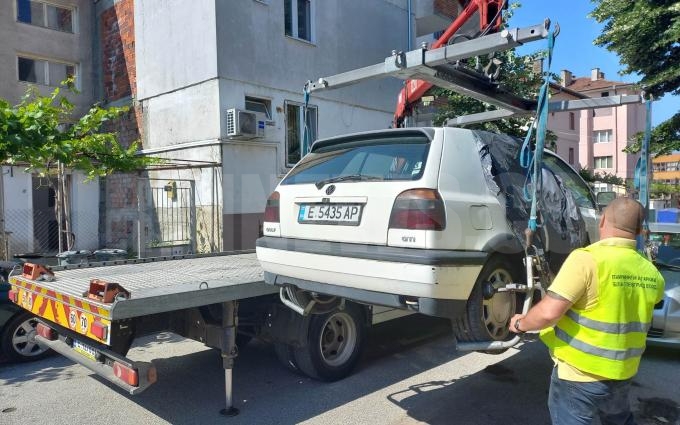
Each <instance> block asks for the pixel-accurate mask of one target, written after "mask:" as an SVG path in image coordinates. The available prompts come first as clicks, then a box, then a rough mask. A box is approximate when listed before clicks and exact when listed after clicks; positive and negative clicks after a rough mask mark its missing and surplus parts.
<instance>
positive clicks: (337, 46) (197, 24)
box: [109, 0, 408, 250]
mask: <svg viewBox="0 0 680 425" xmlns="http://www.w3.org/2000/svg"><path fill="white" fill-rule="evenodd" d="M109 1H111V0H109ZM313 10H314V11H313V17H314V19H313V25H312V26H313V32H312V41H311V42H307V41H304V40H299V39H295V38H291V37H288V36H286V35H285V34H284V10H283V2H280V1H255V0H247V1H238V2H235V1H216V0H201V1H195V2H191V3H189V2H182V1H178V0H174V1H173V0H163V1H160V2H143V1H137V2H135V13H134V15H135V16H134V26H135V50H136V52H135V53H136V64H137V66H136V70H137V71H136V81H137V99H138V100H139V102H140V107H141V110H142V111H143V112H142V116H143V121H144V127H143V129H142V133H143V140H144V149H145V152H148V153H151V154H154V155H160V156H163V157H165V158H169V159H173V158H174V159H175V160H177V159H178V156H177V155H181V159H182V160H183V161H184V166H185V167H191V166H192V164H194V165H193V167H194V168H198V167H199V165H197V164H200V163H201V161H202V162H205V163H212V162H213V161H214V158H213V157H212V154H213V153H214V150H213V149H214V148H217V149H219V150H220V151H221V157H220V158H218V160H217V162H218V163H220V164H221V169H220V170H219V174H218V178H220V179H221V180H220V181H219V186H220V195H219V196H217V195H216V194H215V193H214V192H213V191H212V186H211V185H210V183H211V182H212V181H213V178H214V174H213V173H212V172H211V173H207V174H206V173H204V172H203V171H201V172H200V173H195V176H196V177H195V178H196V203H197V210H198V211H201V210H203V211H204V213H205V214H206V215H208V216H211V214H212V211H215V210H219V211H220V214H221V219H222V220H223V223H222V226H221V230H222V235H223V249H225V250H230V249H242V248H252V247H253V246H254V241H255V238H256V237H257V235H258V233H259V224H260V223H261V218H262V212H263V211H264V205H265V201H266V198H267V197H268V195H269V193H271V191H272V190H273V189H274V187H275V185H276V183H277V182H278V180H279V179H280V178H281V177H282V176H283V175H284V174H285V173H286V172H287V171H288V168H287V167H286V161H285V135H286V123H285V113H284V111H285V107H284V106H285V104H286V102H287V101H293V102H302V101H303V95H302V89H303V86H304V84H305V81H307V80H309V79H317V78H319V77H321V76H328V75H333V74H337V73H340V72H343V71H347V70H350V69H354V68H358V67H363V66H367V65H372V64H375V63H379V62H382V61H383V60H384V59H385V57H387V56H389V55H390V53H391V50H392V49H396V50H403V49H405V48H406V44H407V40H406V37H404V34H406V32H407V22H408V15H407V12H406V0H381V1H371V2H365V1H362V0H327V1H324V2H313ZM401 85H402V83H401V81H397V80H394V79H391V80H386V79H378V80H375V81H371V82H368V83H363V84H360V85H357V86H354V87H347V88H343V89H340V90H335V91H326V92H317V93H314V94H313V95H312V97H311V99H310V104H312V105H314V106H316V107H318V133H319V137H327V136H333V135H337V134H341V133H348V132H356V131H363V130H369V129H378V128H387V127H388V126H389V125H390V122H391V119H392V114H393V111H394V107H395V104H396V98H397V94H398V92H399V89H400V88H401ZM246 96H249V97H257V98H262V99H265V100H266V101H268V102H269V103H270V104H271V115H272V117H271V118H272V121H273V123H272V125H268V126H266V134H265V137H264V138H262V139H257V140H253V141H243V140H231V139H230V138H228V137H227V130H226V110H227V109H229V108H240V109H244V107H245V97H246ZM171 162H172V161H171ZM173 165H174V166H179V163H178V162H177V161H175V163H174V164H173ZM179 168H182V167H179ZM174 174H175V172H174V171H170V170H166V171H163V172H158V173H154V175H158V176H162V178H166V177H171V176H173V175H174ZM217 198H219V199H217ZM206 228H210V229H215V228H220V226H219V225H217V226H215V225H213V224H211V225H210V226H206ZM211 232H212V230H211Z"/></svg>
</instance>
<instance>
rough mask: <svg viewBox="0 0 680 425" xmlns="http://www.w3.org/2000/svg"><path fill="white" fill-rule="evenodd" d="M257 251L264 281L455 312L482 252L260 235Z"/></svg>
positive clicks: (473, 278) (391, 304) (417, 308)
mask: <svg viewBox="0 0 680 425" xmlns="http://www.w3.org/2000/svg"><path fill="white" fill-rule="evenodd" d="M311 251H315V252H311ZM257 257H258V260H259V261H260V263H261V264H262V267H263V269H264V270H265V282H267V283H268V284H272V285H277V286H286V285H294V286H297V287H299V288H300V289H304V290H308V291H313V292H319V293H324V294H329V295H336V296H341V297H344V298H347V299H351V300H355V301H359V302H363V303H368V304H377V305H385V306H389V307H396V308H403V309H411V310H415V311H418V312H420V313H423V314H428V315H432V316H442V317H456V316H457V315H458V314H459V313H460V312H462V311H463V310H464V309H465V303H466V302H467V299H468V297H469V295H470V291H471V290H472V287H473V285H474V283H475V281H476V280H477V277H478V275H479V273H480V272H481V270H482V267H483V264H484V261H485V260H486V257H487V254H486V253H483V252H468V251H465V252H457V251H435V250H420V249H409V248H394V247H383V246H366V245H358V244H357V245H355V244H345V243H335V242H317V241H301V240H292V239H281V238H268V237H264V238H260V239H258V241H257Z"/></svg>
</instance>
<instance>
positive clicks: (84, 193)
mask: <svg viewBox="0 0 680 425" xmlns="http://www.w3.org/2000/svg"><path fill="white" fill-rule="evenodd" d="M71 226H72V228H71V229H72V231H73V233H74V235H75V246H74V249H89V250H95V249H98V248H102V247H101V246H100V245H99V179H93V180H90V181H85V175H84V174H83V173H80V172H75V173H73V174H72V175H71Z"/></svg>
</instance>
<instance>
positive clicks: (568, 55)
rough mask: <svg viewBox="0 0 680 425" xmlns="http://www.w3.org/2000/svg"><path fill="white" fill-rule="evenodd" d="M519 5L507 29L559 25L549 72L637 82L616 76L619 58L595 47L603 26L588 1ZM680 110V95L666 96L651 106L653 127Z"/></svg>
mask: <svg viewBox="0 0 680 425" xmlns="http://www.w3.org/2000/svg"><path fill="white" fill-rule="evenodd" d="M519 3H520V4H521V5H522V6H521V7H520V8H518V9H515V10H514V15H513V16H512V18H511V19H510V21H509V26H510V27H513V28H514V27H526V26H530V25H536V24H539V23H541V22H543V20H544V19H545V18H549V19H550V21H551V22H552V25H554V24H555V23H556V22H557V23H559V24H560V34H559V35H558V36H557V38H556V40H555V47H554V49H553V62H552V66H551V68H550V70H551V71H552V72H554V73H556V74H559V72H560V70H562V69H567V70H569V71H571V72H572V73H573V74H574V76H575V77H586V76H590V70H591V69H593V68H600V71H602V72H604V74H605V79H607V80H610V81H623V82H628V83H636V82H637V81H638V77H637V76H636V75H619V71H620V70H622V69H623V66H622V65H620V64H619V59H618V56H617V55H616V54H615V53H612V52H609V51H608V50H607V49H605V48H603V47H597V46H595V45H594V44H593V40H595V38H596V37H597V36H598V35H600V33H601V32H602V26H603V25H601V24H599V23H598V22H597V21H596V20H595V19H593V18H589V17H588V14H589V13H590V12H591V11H592V10H593V9H594V4H593V3H592V2H591V1H590V0H519ZM546 47H547V42H546V41H535V42H532V43H529V44H527V45H525V46H523V47H522V48H520V49H518V50H517V51H518V53H519V54H527V53H531V52H535V51H537V50H544V49H545V48H546ZM678 110H680V96H670V95H668V94H667V95H665V96H664V97H663V98H661V99H660V100H658V101H656V102H654V103H653V104H652V126H656V125H658V124H660V123H661V122H663V121H665V120H667V119H668V118H670V117H671V116H672V115H673V114H675V113H676V112H677V111H678Z"/></svg>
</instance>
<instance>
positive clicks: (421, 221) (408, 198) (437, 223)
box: [389, 189, 446, 230]
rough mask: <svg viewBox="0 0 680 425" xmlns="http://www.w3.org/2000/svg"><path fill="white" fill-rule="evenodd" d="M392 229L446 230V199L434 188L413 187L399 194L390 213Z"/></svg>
mask: <svg viewBox="0 0 680 425" xmlns="http://www.w3.org/2000/svg"><path fill="white" fill-rule="evenodd" d="M389 227H390V228H391V229H409V230H444V228H445V227H446V212H445V208H444V201H442V198H441V196H440V195H439V192H437V191H436V190H434V189H411V190H407V191H404V192H402V193H400V194H399V196H397V199H396V200H395V201H394V206H393V207H392V214H391V215H390V226H389Z"/></svg>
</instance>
